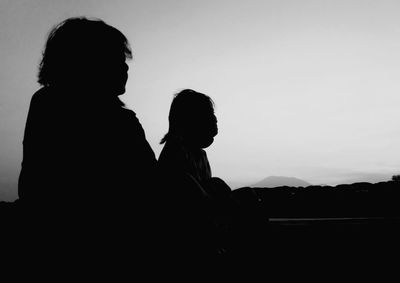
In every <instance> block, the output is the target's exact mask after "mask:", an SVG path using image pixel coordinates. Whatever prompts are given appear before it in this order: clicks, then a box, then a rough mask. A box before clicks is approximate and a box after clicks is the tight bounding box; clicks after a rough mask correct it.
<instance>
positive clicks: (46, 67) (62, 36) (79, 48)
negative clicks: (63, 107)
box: [38, 17, 132, 95]
mask: <svg viewBox="0 0 400 283" xmlns="http://www.w3.org/2000/svg"><path fill="white" fill-rule="evenodd" d="M131 58H132V52H131V48H130V45H129V42H128V40H127V38H126V37H125V36H124V35H123V34H122V33H121V32H120V31H119V30H117V29H116V28H114V27H112V26H109V25H108V24H106V23H105V22H103V21H102V20H99V19H87V18H85V17H79V18H69V19H67V20H65V21H63V22H61V23H60V24H58V25H56V26H55V27H54V28H53V29H52V30H51V31H50V34H49V36H48V38H47V42H46V45H45V49H44V52H43V57H42V61H41V63H40V66H39V74H38V82H39V83H40V84H41V85H43V86H57V87H58V86H61V87H63V88H72V89H74V88H76V89H78V88H80V89H82V88H83V89H84V90H85V91H87V90H90V91H101V93H103V94H111V95H120V94H123V93H124V92H125V84H126V81H127V79H128V65H127V64H126V63H125V60H126V59H131Z"/></svg>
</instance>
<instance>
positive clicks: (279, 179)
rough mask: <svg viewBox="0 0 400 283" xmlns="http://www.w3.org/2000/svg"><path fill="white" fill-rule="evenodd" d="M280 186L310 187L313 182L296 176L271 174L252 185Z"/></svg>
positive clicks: (261, 186)
mask: <svg viewBox="0 0 400 283" xmlns="http://www.w3.org/2000/svg"><path fill="white" fill-rule="evenodd" d="M280 186H288V187H308V186H311V184H310V183H308V182H306V181H304V180H301V179H298V178H295V177H283V176H269V177H267V178H265V179H263V180H262V181H260V182H258V183H255V184H253V185H252V187H259V188H274V187H280Z"/></svg>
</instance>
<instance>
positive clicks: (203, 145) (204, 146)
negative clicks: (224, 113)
mask: <svg viewBox="0 0 400 283" xmlns="http://www.w3.org/2000/svg"><path fill="white" fill-rule="evenodd" d="M213 142H214V138H211V139H209V140H207V141H203V142H202V144H201V145H200V147H201V148H207V147H209V146H210V145H212V143H213Z"/></svg>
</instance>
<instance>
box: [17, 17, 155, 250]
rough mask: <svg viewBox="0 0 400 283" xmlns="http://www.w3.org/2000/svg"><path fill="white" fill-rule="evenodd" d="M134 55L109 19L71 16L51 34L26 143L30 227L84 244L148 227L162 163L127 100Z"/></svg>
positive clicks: (24, 193) (22, 184)
mask: <svg viewBox="0 0 400 283" xmlns="http://www.w3.org/2000/svg"><path fill="white" fill-rule="evenodd" d="M131 58H132V52H131V48H130V45H129V42H128V40H127V38H126V37H125V36H124V35H123V34H122V33H121V32H120V31H119V30H118V29H116V28H114V27H112V26H110V25H108V24H106V23H105V22H104V21H102V20H99V19H88V18H85V17H77V18H69V19H66V20H65V21H63V22H61V23H60V24H58V25H56V26H55V27H54V28H53V29H52V30H51V32H50V34H49V35H48V38H47V42H46V45H45V48H44V52H43V57H42V60H41V63H40V66H39V74H38V82H39V84H40V85H41V88H40V89H39V90H38V91H37V92H36V93H35V94H34V95H33V97H32V99H31V103H30V108H29V113H28V117H27V122H26V127H25V135H24V140H23V161H22V168H21V172H20V177H19V186H18V194H19V200H20V205H21V207H22V208H23V210H22V218H23V219H29V221H28V220H27V221H25V224H27V223H28V222H29V223H30V224H29V225H37V224H39V223H40V224H42V227H41V228H44V229H46V228H48V227H49V226H51V227H54V226H56V227H57V229H61V230H62V231H63V232H62V233H68V234H71V235H70V236H71V237H70V239H71V238H73V237H75V238H76V241H75V242H77V241H79V242H82V243H85V244H84V245H86V246H88V245H92V244H93V243H94V242H95V240H96V239H101V240H99V241H101V242H102V246H105V243H107V240H106V238H107V237H106V236H105V235H108V236H110V235H111V236H113V237H112V238H111V239H113V240H114V241H113V244H112V245H113V246H117V245H118V243H123V244H127V243H128V242H129V241H131V242H132V241H133V239H129V237H131V236H132V233H129V231H130V230H134V231H135V235H136V236H139V235H140V234H141V233H143V226H142V225H141V224H143V223H145V222H146V219H145V217H146V215H147V212H146V211H145V209H147V206H146V203H147V201H148V200H149V199H150V197H149V193H150V192H151V188H150V183H151V182H150V180H151V178H152V177H153V173H154V169H155V165H156V159H155V155H154V153H153V151H152V149H151V147H150V145H149V144H148V142H147V141H146V138H145V133H144V131H143V128H142V126H141V124H140V123H139V121H138V119H137V118H136V115H135V113H134V112H133V111H131V110H129V109H127V108H126V107H125V106H124V104H123V103H122V101H121V100H120V99H119V96H120V95H122V94H124V92H125V84H126V82H127V78H128V65H127V63H126V60H128V59H131ZM32 223H34V224H32ZM135 228H137V229H135ZM94 231H95V232H94ZM84 232H88V233H87V235H86V236H85V233H84ZM60 233H61V232H60ZM85 237H87V238H85ZM117 238H118V240H116V239H117ZM143 238H146V237H145V236H143ZM97 242H98V241H97ZM93 245H94V244H93ZM121 245H122V244H121ZM103 251H104V250H103Z"/></svg>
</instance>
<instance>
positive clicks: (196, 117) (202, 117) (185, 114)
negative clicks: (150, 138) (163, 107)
mask: <svg viewBox="0 0 400 283" xmlns="http://www.w3.org/2000/svg"><path fill="white" fill-rule="evenodd" d="M217 134H218V126H217V118H216V116H215V113H214V102H213V101H212V99H211V98H210V97H209V96H207V95H205V94H203V93H199V92H196V91H194V90H191V89H185V90H182V91H181V92H179V93H178V94H176V95H175V97H174V99H173V101H172V104H171V109H170V112H169V131H168V133H167V134H166V135H165V137H164V138H163V139H162V141H161V143H164V142H166V141H167V140H168V139H169V138H178V139H181V140H182V142H183V143H184V144H186V145H187V146H190V147H194V148H207V147H209V146H210V145H211V144H212V143H213V142H214V137H215V136H216V135H217Z"/></svg>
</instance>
